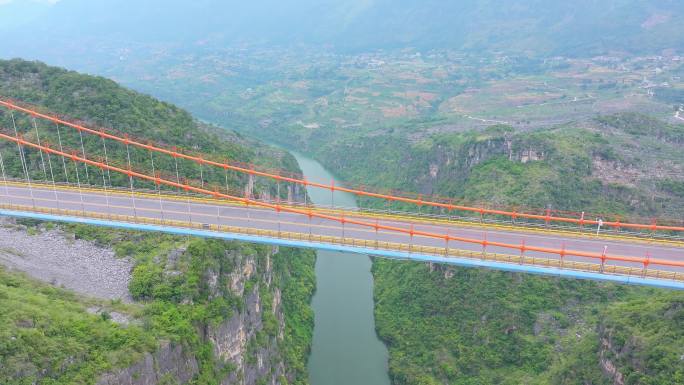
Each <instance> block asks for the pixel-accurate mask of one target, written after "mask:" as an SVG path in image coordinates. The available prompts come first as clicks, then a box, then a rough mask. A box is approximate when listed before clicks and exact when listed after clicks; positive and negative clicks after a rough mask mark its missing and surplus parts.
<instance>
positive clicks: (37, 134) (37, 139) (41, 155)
mask: <svg viewBox="0 0 684 385" xmlns="http://www.w3.org/2000/svg"><path fill="white" fill-rule="evenodd" d="M31 120H32V121H33V127H34V128H35V129H36V141H37V142H38V145H39V146H40V145H41V144H40V133H39V132H38V124H37V123H36V118H35V117H34V116H32V117H31ZM38 153H39V154H40V163H41V164H42V165H43V174H44V175H45V181H46V182H47V169H46V168H45V158H44V157H43V151H38Z"/></svg>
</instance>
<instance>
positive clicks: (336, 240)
mask: <svg viewBox="0 0 684 385" xmlns="http://www.w3.org/2000/svg"><path fill="white" fill-rule="evenodd" d="M0 208H3V209H7V210H15V211H25V212H34V213H41V214H50V215H56V216H71V217H78V218H89V219H99V220H105V221H112V222H124V223H134V224H146V225H158V226H169V227H178V228H189V229H197V230H208V231H215V232H227V233H235V234H241V235H248V236H259V237H266V238H273V239H283V240H292V241H304V242H310V243H321V244H332V245H341V246H349V247H356V248H363V249H368V250H387V251H398V252H406V253H409V254H411V253H413V254H424V255H433V256H440V257H446V258H449V257H458V258H468V259H473V260H483V261H490V262H499V263H509V264H518V265H528V266H534V267H544V268H557V269H565V270H575V271H582V272H592V273H602V274H612V275H621V276H630V277H640V278H655V279H663V280H672V281H682V282H684V272H677V271H665V270H657V269H648V268H645V267H644V268H637V267H629V266H617V265H611V264H605V265H603V266H602V265H601V264H597V263H587V262H578V261H569V260H562V259H553V258H541V257H529V256H520V255H511V254H500V253H491V252H479V251H470V250H462V249H453V248H446V247H431V246H421V245H408V244H403V243H394V242H386V241H378V240H367V239H356V238H348V237H344V238H343V237H337V236H328V235H316V234H307V233H295V232H286V231H277V230H265V229H255V228H246V227H237V226H226V225H215V224H206V223H195V222H188V221H178V220H170V219H160V218H149V217H140V216H138V217H135V216H131V215H120V214H104V213H95V212H88V211H84V210H67V209H57V208H46V207H32V206H26V205H15V204H7V203H0Z"/></svg>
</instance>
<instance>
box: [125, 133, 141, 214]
mask: <svg viewBox="0 0 684 385" xmlns="http://www.w3.org/2000/svg"><path fill="white" fill-rule="evenodd" d="M126 159H127V160H128V172H129V174H128V180H129V181H130V184H131V199H132V200H133V216H134V217H135V218H136V219H137V218H138V210H137V208H136V207H135V193H134V192H133V175H131V174H130V171H131V150H130V148H129V145H128V136H126Z"/></svg>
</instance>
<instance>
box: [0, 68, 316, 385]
mask: <svg viewBox="0 0 684 385" xmlns="http://www.w3.org/2000/svg"><path fill="white" fill-rule="evenodd" d="M0 95H3V96H8V97H12V98H17V99H20V100H21V101H24V102H28V103H34V104H37V105H40V106H43V107H45V108H47V109H49V110H50V111H51V112H55V113H61V114H65V115H67V116H69V117H71V118H75V119H82V120H84V121H86V122H87V123H88V124H93V125H96V126H105V127H115V128H116V129H117V130H120V131H122V132H125V133H127V134H130V135H134V136H137V137H141V138H150V139H155V141H159V140H161V141H163V142H164V143H165V144H167V145H177V146H179V147H184V148H187V149H191V150H193V151H201V152H203V153H206V154H209V156H211V157H214V158H216V159H224V158H230V159H232V160H239V161H244V162H257V163H259V164H260V165H262V166H268V167H272V166H275V165H277V166H278V167H279V168H281V169H286V170H290V171H297V167H296V162H295V160H294V158H292V157H291V156H289V155H288V154H286V153H284V152H282V151H280V150H276V149H273V148H270V147H266V146H264V145H261V144H258V143H255V142H252V141H249V140H247V139H244V138H242V137H241V136H239V135H237V134H234V133H231V132H228V131H223V130H220V129H218V128H216V127H213V126H209V125H206V124H202V123H199V122H197V121H195V120H193V118H192V117H191V116H190V115H189V114H188V113H187V112H185V111H183V110H181V109H179V108H177V107H174V106H172V105H170V104H167V103H162V102H159V101H157V100H155V99H153V98H151V97H148V96H145V95H141V94H138V93H135V92H132V91H129V90H126V89H124V88H121V87H120V86H118V85H117V84H116V83H114V82H112V81H110V80H107V79H103V78H96V77H91V76H86V75H80V74H77V73H74V72H69V71H65V70H62V69H58V68H54V67H48V66H46V65H44V64H41V63H35V62H26V61H22V60H11V61H0ZM14 117H15V119H16V123H17V126H18V128H19V130H20V132H23V133H24V135H25V137H27V138H28V139H30V140H34V141H35V140H37V138H36V134H35V128H34V127H33V122H32V120H31V119H29V118H28V117H26V116H23V115H21V114H14ZM0 123H1V124H2V125H3V127H4V128H5V129H9V130H10V131H13V124H12V116H11V114H9V113H8V112H7V111H6V110H5V109H2V111H1V112H0ZM38 130H39V132H40V136H41V140H42V141H43V142H48V141H49V142H51V143H57V142H58V138H57V135H56V128H55V126H54V125H52V126H51V125H50V124H47V123H38ZM61 130H62V131H61V138H62V140H63V143H64V145H65V146H68V147H70V148H73V149H80V138H79V136H78V133H77V132H75V131H73V130H72V131H69V130H68V129H66V128H65V127H62V128H61ZM101 146H102V143H101V142H100V141H99V140H98V138H96V137H86V138H85V140H84V147H85V152H86V154H92V153H94V152H95V151H100V150H101V149H102V147H101ZM107 150H108V156H109V161H110V163H114V164H119V165H121V164H125V162H126V157H127V151H126V148H125V146H119V147H117V146H116V145H115V144H114V143H108V144H107ZM0 151H2V154H3V159H4V161H5V163H4V165H5V167H6V170H7V171H8V172H9V173H10V174H11V175H14V176H19V174H17V172H21V169H22V168H21V162H20V158H19V157H18V156H17V150H16V146H12V145H8V144H7V143H4V144H2V145H0ZM27 156H28V159H29V172H30V173H31V175H32V177H33V178H34V180H36V179H38V180H41V179H42V178H44V173H43V170H42V168H41V159H40V156H39V153H37V152H35V151H27ZM131 158H132V163H133V164H134V167H138V168H143V170H144V171H147V172H148V173H150V174H151V172H152V170H151V169H150V168H151V164H150V162H149V159H150V155H149V153H146V152H144V151H139V150H134V149H131ZM53 162H55V159H54V158H53ZM56 164H57V165H59V166H61V164H60V163H56ZM155 165H156V166H157V167H159V168H161V167H166V168H167V169H168V170H172V169H173V160H172V159H166V160H164V159H162V158H161V157H159V158H157V159H155ZM179 167H180V168H181V169H182V170H183V171H185V174H186V175H188V174H190V175H192V174H193V173H194V174H195V175H196V177H197V178H199V175H200V169H199V167H198V166H197V165H196V164H195V165H193V164H190V163H188V162H186V163H181V162H179ZM77 170H78V171H79V172H80V176H81V178H83V177H84V175H85V171H86V170H85V168H84V167H83V166H80V167H78V168H75V167H74V166H73V165H68V166H67V172H66V174H68V175H70V178H72V179H71V180H70V181H71V182H74V180H73V178H74V175H75V173H76V171H77ZM54 171H55V173H56V177H57V178H60V177H62V178H63V177H64V175H65V173H64V171H63V169H62V168H61V167H58V166H56V167H55V168H54ZM12 172H14V174H12ZM202 172H203V176H204V178H205V179H204V180H205V182H207V183H220V184H221V185H222V186H226V181H225V179H224V178H225V175H224V173H223V171H222V170H221V171H220V172H214V173H212V172H211V171H209V170H207V169H204V170H202ZM90 173H91V174H90V178H91V179H93V180H94V182H93V183H101V181H102V177H103V175H102V174H101V173H100V171H99V170H96V169H94V168H90ZM106 177H107V178H108V177H109V175H107V176H106ZM97 179H99V181H98V180H97ZM62 180H64V179H62ZM83 182H84V180H83V179H82V183H83ZM112 183H113V184H114V185H117V184H118V185H125V184H126V183H127V181H126V178H125V177H123V176H118V177H117V176H116V175H112ZM227 183H228V187H229V188H231V189H234V190H241V189H243V188H244V185H245V184H246V183H247V178H246V177H244V176H240V175H236V174H232V173H231V174H229V175H228V181H227ZM141 186H144V184H141ZM148 187H149V186H148ZM274 187H275V186H274V184H272V183H270V182H266V181H257V186H256V187H255V194H257V195H258V194H260V193H266V192H268V191H269V190H271V191H273V190H274ZM22 223H23V224H24V225H26V226H29V231H32V232H37V231H42V229H44V228H48V227H50V228H52V227H54V225H53V224H41V223H40V222H36V221H22ZM61 227H62V228H63V229H64V230H66V231H68V232H71V233H73V234H74V235H75V236H76V238H78V239H86V240H89V241H93V242H96V243H98V244H100V245H102V246H104V247H108V248H112V249H113V250H114V251H115V252H116V254H117V256H119V257H129V258H131V259H132V260H133V261H134V263H135V267H134V269H133V272H132V279H131V281H130V283H129V291H130V293H131V295H132V297H133V298H134V299H136V300H137V301H138V302H137V303H136V305H134V306H131V308H132V309H133V310H134V311H132V314H131V317H132V318H133V319H134V320H133V322H132V323H131V325H127V326H120V325H117V324H114V323H112V322H111V321H110V320H109V318H110V316H109V313H108V312H107V311H105V312H103V313H101V315H99V316H94V315H88V314H87V313H85V311H84V307H85V306H86V305H85V302H84V300H81V299H78V298H76V297H74V296H73V295H70V294H68V293H66V292H65V291H63V290H58V289H53V288H50V287H48V286H45V285H40V284H35V283H31V282H29V281H27V280H25V279H23V278H21V277H20V276H18V275H16V274H10V273H5V272H4V271H0V305H1V306H0V308H1V309H3V311H2V312H0V313H1V314H0V337H1V338H0V341H2V342H0V357H2V360H0V383H3V384H4V383H21V384H24V383H27V384H28V383H45V384H67V383H68V384H91V383H94V382H95V381H96V380H97V378H98V376H99V375H100V374H102V373H104V372H106V371H111V370H115V369H118V368H124V367H127V366H129V365H131V364H132V363H135V362H136V361H137V360H139V359H140V358H141V357H142V353H143V352H154V351H155V349H156V348H157V347H158V346H159V343H160V341H172V342H175V343H178V344H181V345H182V346H183V349H184V351H185V352H187V353H188V354H190V355H191V356H193V357H194V358H195V359H196V360H197V362H198V365H199V374H198V375H197V376H196V378H194V379H193V382H192V383H193V384H197V385H199V384H201V385H211V384H218V383H220V382H221V381H222V380H223V379H224V378H225V377H226V376H227V375H228V374H229V373H230V372H232V371H233V370H235V367H234V365H233V364H232V363H230V362H224V360H223V359H221V358H220V357H216V356H215V354H214V346H213V345H212V343H211V342H210V341H209V340H208V339H207V338H206V334H205V331H206V330H208V329H211V328H217V327H218V326H219V325H221V324H222V323H224V322H226V321H228V320H229V319H231V318H232V317H234V316H236V315H238V313H241V312H244V311H245V307H246V305H247V303H246V302H247V301H248V299H249V298H250V296H254V295H255V293H256V294H258V296H259V298H260V300H261V301H262V304H261V305H262V306H263V308H264V309H269V311H263V312H262V320H261V322H262V325H263V327H262V328H260V329H259V330H253V331H252V332H253V333H255V335H254V338H252V339H251V340H250V341H249V343H248V349H247V351H246V352H244V359H245V361H246V362H256V351H257V350H256V349H257V348H267V349H269V351H271V352H272V353H273V355H272V359H273V360H274V362H284V363H286V364H287V367H286V369H285V373H284V375H285V378H283V379H282V383H287V381H289V380H292V383H294V384H306V383H307V377H306V372H305V364H306V358H307V354H308V349H309V346H310V343H311V333H312V328H313V317H312V315H311V310H310V308H309V305H308V304H309V300H310V297H311V295H312V293H313V287H314V284H315V283H314V282H315V281H314V278H313V263H314V255H313V254H312V253H310V252H308V251H297V250H290V249H281V250H280V252H279V253H274V252H273V250H272V249H271V248H269V247H265V246H257V245H250V244H242V243H237V242H224V241H217V240H205V239H189V238H185V237H180V236H171V235H165V234H153V233H143V232H131V231H122V230H111V229H104V228H99V227H91V226H85V225H61ZM271 258H272V259H273V261H274V262H273V264H272V272H267V270H266V269H267V266H269V263H268V262H267V260H269V259H271ZM245 263H254V267H255V268H254V271H252V273H251V275H250V276H249V279H248V280H247V281H246V282H245V283H244V291H240V290H238V289H234V288H232V286H231V282H230V281H229V280H230V278H229V277H230V276H231V274H235V275H237V276H242V275H243V274H246V273H245V272H244V271H243V270H241V269H237V267H238V266H242V265H241V264H245ZM270 274H272V276H273V279H272V282H271V284H270V285H269V284H268V283H267V282H269V281H270V279H267V275H270ZM245 279H247V277H245ZM278 291H280V292H282V308H283V311H284V314H283V315H284V318H285V322H284V324H283V325H281V324H280V321H279V320H278V318H277V317H276V316H275V315H274V314H273V313H272V312H271V311H270V309H271V307H272V305H273V301H274V296H275V293H276V292H278ZM117 306H119V307H120V306H122V305H120V304H119V305H117ZM117 306H114V305H111V306H108V307H107V309H109V308H112V307H114V308H115V309H118V307H117ZM4 309H10V311H4ZM281 327H282V328H284V330H285V333H284V335H282V336H281V335H279V330H280V328H281ZM19 338H20V339H21V340H19ZM15 341H18V342H15Z"/></svg>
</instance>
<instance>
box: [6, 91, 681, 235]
mask: <svg viewBox="0 0 684 385" xmlns="http://www.w3.org/2000/svg"><path fill="white" fill-rule="evenodd" d="M0 105H2V106H5V107H6V108H9V109H13V110H16V111H20V112H23V113H26V114H29V115H32V116H35V117H38V118H41V119H45V120H49V121H51V122H53V123H57V124H61V125H64V126H67V127H71V128H74V129H76V130H79V131H85V132H87V133H89V134H93V135H97V136H100V137H103V138H107V139H112V140H115V141H118V142H121V143H124V144H127V145H129V144H130V145H133V146H136V147H140V148H144V149H146V150H150V151H155V152H159V153H162V154H166V155H169V156H172V157H175V158H183V159H187V160H191V161H194V162H197V163H201V164H206V165H210V166H215V167H220V168H223V169H228V170H233V171H237V172H241V173H245V174H251V175H255V176H261V177H266V178H271V179H275V180H279V181H283V182H290V183H296V184H300V185H304V186H312V187H317V188H322V189H327V190H330V191H336V190H337V191H342V192H346V193H350V194H354V195H359V196H366V197H371V198H379V199H385V200H389V201H397V202H403V203H410V204H415V205H418V206H422V205H425V206H432V207H438V208H443V209H447V210H459V211H468V212H474V213H480V214H492V215H502V216H507V217H510V218H514V219H517V218H525V219H535V220H543V221H546V222H562V223H572V224H577V225H580V226H583V225H598V224H599V223H600V224H601V225H604V226H606V227H614V228H630V229H640V230H651V231H657V230H663V231H684V226H662V225H657V224H655V223H652V224H649V225H647V224H641V223H623V222H620V221H601V222H599V221H597V220H590V219H584V218H581V219H576V218H568V217H558V216H551V215H550V214H546V215H539V214H526V213H518V212H515V211H505V210H493V209H485V208H478V207H469V206H459V205H454V204H448V203H440V202H432V201H424V200H422V199H414V198H405V197H400V196H394V195H386V194H380V193H373V192H369V191H363V190H356V189H351V188H346V187H342V186H334V185H327V184H323V183H316V182H309V181H306V180H302V179H296V178H291V177H285V176H281V175H277V174H271V173H267V172H262V171H257V170H254V169H247V168H244V167H238V166H233V165H230V164H226V163H220V162H215V161H211V160H207V159H204V158H202V157H200V156H192V155H187V154H183V153H180V152H177V151H172V150H167V149H164V148H161V147H156V146H153V145H150V144H145V143H141V142H138V141H135V140H132V139H130V138H128V137H124V138H122V137H120V136H116V135H112V134H109V133H107V132H105V131H103V130H102V131H97V130H94V129H92V128H88V127H85V126H82V125H79V124H75V123H71V122H68V121H66V120H63V119H60V118H58V117H55V116H50V115H46V114H43V113H40V112H38V111H35V110H32V109H29V108H25V107H21V106H19V105H16V104H14V103H11V102H8V101H4V100H0Z"/></svg>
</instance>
